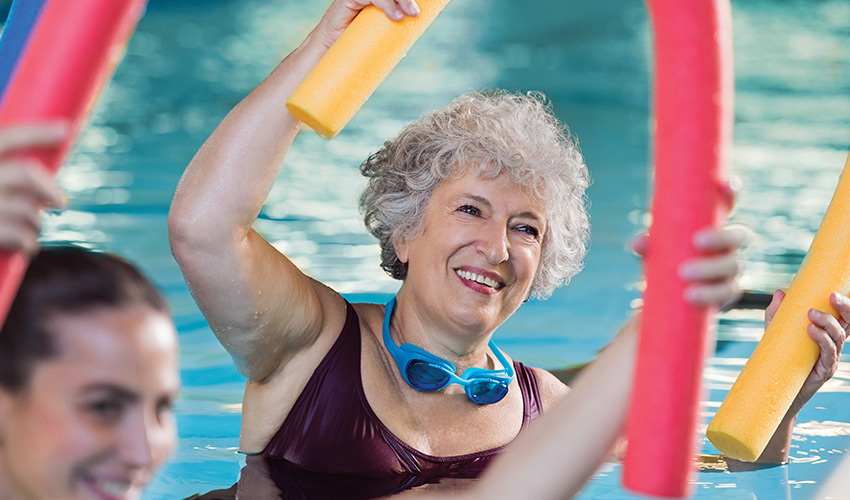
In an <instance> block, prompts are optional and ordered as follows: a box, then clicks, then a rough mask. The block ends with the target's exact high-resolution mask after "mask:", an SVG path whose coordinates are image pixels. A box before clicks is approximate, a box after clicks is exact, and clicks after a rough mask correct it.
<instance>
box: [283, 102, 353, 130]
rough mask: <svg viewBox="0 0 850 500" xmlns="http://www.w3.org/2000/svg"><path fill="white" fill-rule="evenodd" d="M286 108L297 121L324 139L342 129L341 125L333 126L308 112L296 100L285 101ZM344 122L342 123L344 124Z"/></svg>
mask: <svg viewBox="0 0 850 500" xmlns="http://www.w3.org/2000/svg"><path fill="white" fill-rule="evenodd" d="M286 109H288V110H289V112H290V113H292V116H294V117H295V119H297V120H298V121H300V122H301V123H303V124H304V125H307V126H308V127H310V128H311V129H312V130H313V131H314V132H316V133H317V134H319V135H320V136H322V137H324V138H325V139H330V138H332V137H334V136H336V135H337V134H338V133H339V131H340V130H342V127H341V126H334V125H333V124H331V123H327V122H323V121H322V120H320V119H319V118H318V117H316V116H315V115H313V114H312V113H310V112H309V111H308V110H307V109H305V107H304V106H302V105H300V104H299V103H297V102H293V101H292V100H290V101H288V102H287V103H286ZM344 125H345V124H343V126H344Z"/></svg>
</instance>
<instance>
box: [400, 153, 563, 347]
mask: <svg viewBox="0 0 850 500" xmlns="http://www.w3.org/2000/svg"><path fill="white" fill-rule="evenodd" d="M545 214H546V211H545V204H544V202H543V201H542V200H541V199H540V198H538V197H536V196H534V195H533V194H532V193H530V192H529V191H528V190H527V189H525V188H523V187H522V186H520V185H518V184H516V183H515V182H513V180H512V179H511V178H510V177H509V176H508V175H506V174H499V175H497V176H496V177H493V178H484V177H479V175H478V174H477V172H475V171H474V169H467V172H466V174H465V175H463V176H462V177H460V178H457V179H449V180H445V181H443V182H442V183H441V184H440V185H439V186H438V187H437V189H436V190H435V191H434V194H433V196H432V197H431V200H430V202H429V204H428V208H427V210H426V212H425V217H424V220H423V224H422V227H423V229H422V233H421V234H420V235H419V236H418V237H416V238H414V239H412V240H410V241H404V242H398V243H397V244H396V252H397V254H398V257H399V258H400V259H401V260H402V261H403V262H407V263H408V271H407V278H406V279H405V282H404V285H403V286H402V289H403V290H402V292H400V293H412V294H413V297H414V300H415V302H416V303H417V304H418V305H419V306H421V307H424V308H426V314H425V316H427V317H429V318H432V319H434V320H435V321H442V322H443V323H444V324H442V325H438V326H440V327H442V328H446V329H450V330H457V331H461V332H477V333H490V332H492V331H493V330H495V329H496V328H497V327H498V326H499V325H500V324H501V323H502V322H503V321H505V320H506V319H507V318H508V317H509V316H510V315H511V314H513V313H514V311H516V310H517V308H518V307H519V306H520V305H521V304H522V303H523V301H525V299H526V298H527V297H528V294H529V290H530V288H531V283H532V281H533V279H534V276H535V274H536V272H537V268H538V266H539V264H540V255H541V245H542V241H543V235H544V234H545V231H546V229H547V228H546V221H547V219H546V215H545ZM405 289H407V290H405Z"/></svg>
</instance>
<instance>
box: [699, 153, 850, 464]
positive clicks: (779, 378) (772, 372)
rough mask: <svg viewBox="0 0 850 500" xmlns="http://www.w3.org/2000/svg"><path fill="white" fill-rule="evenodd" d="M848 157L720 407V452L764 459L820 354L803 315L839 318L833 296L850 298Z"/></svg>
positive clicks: (713, 430)
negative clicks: (775, 305)
mask: <svg viewBox="0 0 850 500" xmlns="http://www.w3.org/2000/svg"><path fill="white" fill-rule="evenodd" d="M848 221H850V158H848V160H847V163H846V165H845V166H844V171H843V172H842V174H841V177H840V179H839V180H838V187H836V189H835V194H834V195H833V197H832V201H831V202H830V204H829V208H827V210H826V215H825V216H824V218H823V221H822V222H821V225H820V228H819V229H818V232H817V234H815V238H814V240H813V241H812V245H811V247H810V248H809V252H808V254H806V258H805V260H804V261H803V264H802V265H801V266H800V269H799V271H797V275H796V276H795V277H794V281H792V282H791V286H790V287H789V288H788V293H787V295H786V296H785V300H783V301H782V305H781V306H780V307H779V310H778V311H777V312H776V316H774V318H773V321H772V322H771V323H770V325H769V326H768V327H767V330H766V331H765V332H764V336H763V337H762V339H761V341H760V342H759V344H758V345H757V346H756V348H755V350H754V351H753V354H752V356H750V359H749V360H748V361H747V364H746V365H744V369H743V370H741V374H740V375H739V376H738V379H737V380H736V381H735V383H734V384H733V385H732V389H730V390H729V394H727V395H726V399H724V400H723V403H722V404H721V405H720V408H718V409H717V413H716V414H715V415H714V418H713V419H712V421H711V423H710V424H709V425H708V430H707V431H706V434H707V435H708V439H709V441H711V442H712V444H714V446H716V447H717V449H718V450H720V451H721V452H722V453H723V454H725V455H727V456H730V457H732V458H737V459H738V460H745V461H747V462H752V461H754V460H755V459H757V458H758V457H759V455H761V453H762V452H763V451H764V448H765V446H767V443H768V441H770V438H771V436H773V433H774V432H776V428H777V427H778V426H779V423H780V422H781V421H782V418H783V417H784V416H785V413H786V412H787V411H788V408H789V407H790V406H791V403H792V402H793V401H794V398H795V397H796V395H797V393H798V392H800V388H801V387H802V386H803V382H805V381H806V377H808V376H809V373H810V372H811V371H812V368H813V367H814V365H815V362H817V359H818V356H819V354H820V347H818V344H817V342H815V341H814V340H812V339H811V337H809V335H808V333H807V332H806V328H807V326H808V324H809V318H808V310H809V309H812V308H814V309H818V310H821V311H824V312H829V313H830V314H832V315H833V316H835V317H838V311H836V310H835V308H833V307H832V305H831V304H830V303H829V294H830V293H831V292H840V293H843V294H847V293H848V292H850V223H848Z"/></svg>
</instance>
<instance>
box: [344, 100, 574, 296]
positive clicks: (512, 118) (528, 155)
mask: <svg viewBox="0 0 850 500" xmlns="http://www.w3.org/2000/svg"><path fill="white" fill-rule="evenodd" d="M473 160H475V161H473ZM473 166H475V167H473ZM468 168H477V169H478V175H480V176H483V177H495V176H497V175H499V174H500V173H501V172H506V173H507V174H508V175H510V176H511V178H512V180H513V181H514V182H516V183H518V184H520V185H522V186H525V187H527V188H528V189H530V190H531V191H532V192H533V193H534V194H536V195H537V196H538V197H540V198H541V199H543V200H545V203H546V217H547V226H548V229H547V231H546V232H545V233H544V236H543V242H542V253H541V261H540V266H539V268H538V269H537V274H536V275H535V277H534V280H533V282H532V285H531V295H532V296H534V297H537V298H541V299H542V298H546V297H548V296H549V295H551V293H552V291H553V290H554V289H555V288H557V287H558V286H561V285H563V284H566V283H567V282H569V280H570V278H572V277H573V276H574V275H575V274H576V273H578V272H579V271H580V270H581V267H582V259H583V258H584V255H585V253H586V252H587V244H588V238H589V233H590V222H589V220H588V215H587V205H588V203H587V197H586V195H585V190H586V189H587V187H588V185H589V183H590V179H589V175H588V173H587V167H586V166H585V164H584V159H583V157H582V155H581V153H580V152H579V149H578V145H577V144H576V142H575V140H574V139H573V138H572V136H571V135H570V133H569V131H568V130H567V128H566V127H565V126H564V125H563V124H561V123H560V122H559V121H558V119H557V118H555V116H554V115H553V114H552V111H551V105H550V103H549V102H548V100H547V99H546V97H545V96H544V95H543V94H540V93H528V94H513V93H509V92H506V91H501V90H496V91H485V92H472V93H469V94H464V95H462V96H460V97H458V98H456V99H455V100H453V101H452V102H451V103H449V105H448V106H446V107H445V108H444V109H441V110H438V111H433V112H431V113H428V114H427V115H425V116H424V117H422V118H421V119H419V120H417V121H415V122H413V123H411V124H410V125H408V126H407V127H405V128H404V129H403V130H402V131H401V132H400V133H399V135H398V136H397V137H396V138H395V139H393V140H391V141H387V142H386V143H384V145H383V147H382V148H381V149H380V150H379V151H377V152H376V153H374V154H372V155H371V156H370V157H369V158H368V159H367V160H366V161H364V162H363V164H362V165H361V167H360V171H361V173H362V174H363V175H364V176H365V177H367V179H368V182H367V185H366V189H365V190H364V192H363V194H362V195H361V197H360V211H361V212H362V214H363V217H364V223H365V224H366V227H367V229H368V230H369V232H371V233H372V235H373V236H375V237H376V238H378V240H379V242H380V246H381V267H382V268H383V269H384V270H385V271H386V272H387V273H388V274H389V275H390V276H392V277H393V278H396V279H404V278H405V276H406V275H407V264H406V263H404V262H401V261H400V260H399V258H398V256H397V255H396V252H395V248H394V246H393V242H394V241H395V240H396V238H400V240H399V241H409V240H410V239H415V238H416V237H417V236H418V235H420V234H421V231H422V220H423V218H424V214H425V210H426V208H427V206H428V202H429V201H430V200H431V196H432V195H433V193H434V190H435V189H436V188H437V186H438V185H439V184H440V183H441V182H442V181H443V180H445V179H452V178H458V177H461V176H463V175H464V174H465V173H466V169H468Z"/></svg>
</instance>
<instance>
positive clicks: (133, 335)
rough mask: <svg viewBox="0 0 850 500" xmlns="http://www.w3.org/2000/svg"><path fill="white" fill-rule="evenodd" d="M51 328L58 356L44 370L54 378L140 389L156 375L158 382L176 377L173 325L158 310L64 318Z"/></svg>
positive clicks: (97, 312)
mask: <svg viewBox="0 0 850 500" xmlns="http://www.w3.org/2000/svg"><path fill="white" fill-rule="evenodd" d="M48 328H49V329H50V331H51V334H52V336H53V337H54V340H55V342H56V346H57V352H56V355H55V356H53V357H51V358H48V359H46V360H44V361H43V362H41V363H39V365H40V368H43V369H50V370H51V371H52V372H54V373H55V374H61V373H66V372H67V373H69V374H72V373H73V374H74V375H75V377H74V379H75V380H77V381H78V382H80V383H83V381H84V379H91V380H101V381H104V380H115V381H123V383H125V384H126V385H129V386H135V385H138V384H139V380H140V379H141V380H146V379H149V378H150V377H151V376H152V374H154V375H155V378H158V377H160V375H163V374H165V375H168V372H174V373H175V374H176V371H177V344H176V342H177V341H176V334H175V332H174V327H173V323H172V322H171V320H170V318H168V317H167V316H166V315H164V314H163V313H159V312H157V311H154V310H153V309H150V308H145V309H142V308H139V309H138V310H134V311H122V310H116V309H111V310H109V309H102V310H93V311H88V312H84V313H79V314H67V313H59V314H56V315H55V316H53V317H52V318H51V319H50V320H49V321H48ZM38 371H39V370H38V369H36V373H37V372H38ZM158 372H163V373H161V374H159V375H157V373H158ZM169 376H170V375H169Z"/></svg>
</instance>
